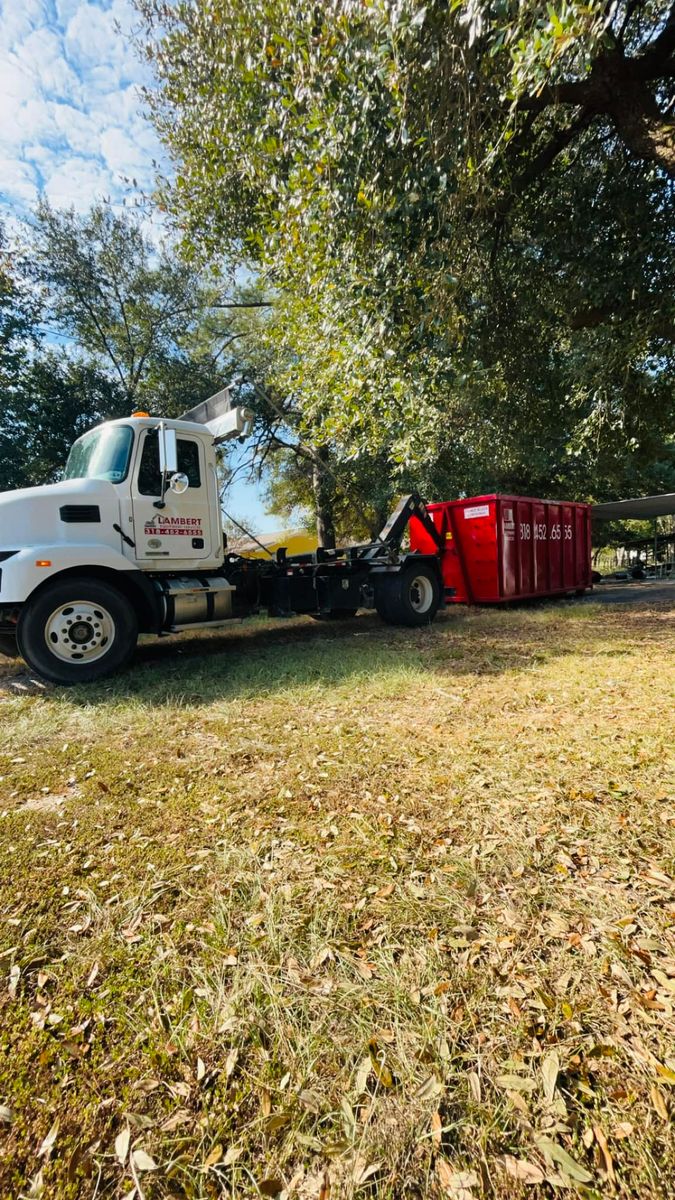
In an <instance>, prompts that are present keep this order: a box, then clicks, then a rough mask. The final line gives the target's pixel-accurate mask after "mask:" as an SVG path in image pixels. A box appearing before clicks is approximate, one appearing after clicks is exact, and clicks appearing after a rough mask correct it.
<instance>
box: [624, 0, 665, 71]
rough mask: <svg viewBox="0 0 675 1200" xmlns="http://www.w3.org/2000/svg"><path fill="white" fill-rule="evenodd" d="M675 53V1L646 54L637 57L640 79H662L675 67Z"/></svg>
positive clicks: (637, 69) (636, 65)
mask: <svg viewBox="0 0 675 1200" xmlns="http://www.w3.org/2000/svg"><path fill="white" fill-rule="evenodd" d="M673 55H675V3H673V4H672V5H671V8H670V12H669V13H668V16H667V18H666V23H665V25H664V26H663V28H662V29H661V31H660V33H659V34H658V35H657V36H656V37H655V38H654V41H653V42H651V43H650V44H649V45H648V46H647V49H646V50H645V52H644V54H641V55H640V57H639V58H637V59H635V62H634V67H635V70H636V72H637V74H638V77H639V78H640V79H644V80H647V79H660V78H661V77H662V75H663V73H664V70H665V73H666V74H668V73H669V70H670V71H672V69H673V62H672V59H673Z"/></svg>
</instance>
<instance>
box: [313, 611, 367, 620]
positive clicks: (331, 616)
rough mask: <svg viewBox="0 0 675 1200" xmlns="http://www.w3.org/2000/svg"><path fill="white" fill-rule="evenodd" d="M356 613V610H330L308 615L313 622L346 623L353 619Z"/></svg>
mask: <svg viewBox="0 0 675 1200" xmlns="http://www.w3.org/2000/svg"><path fill="white" fill-rule="evenodd" d="M357 612H358V609H357V608H332V609H331V610H330V612H326V613H310V614H309V615H310V617H311V618H312V620H313V621H346V620H348V619H349V618H350V617H355V616H356V614H357Z"/></svg>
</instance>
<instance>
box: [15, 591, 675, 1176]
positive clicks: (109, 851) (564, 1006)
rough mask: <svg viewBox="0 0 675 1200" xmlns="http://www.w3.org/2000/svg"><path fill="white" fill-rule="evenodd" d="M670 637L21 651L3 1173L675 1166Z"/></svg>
mask: <svg viewBox="0 0 675 1200" xmlns="http://www.w3.org/2000/svg"><path fill="white" fill-rule="evenodd" d="M674 641H675V639H674V637H673V620H672V611H671V610H670V609H669V608H668V607H667V606H665V605H664V606H661V607H658V606H656V607H653V608H651V609H650V608H646V607H644V606H643V607H639V606H631V608H630V609H621V608H619V607H618V606H617V607H614V606H613V607H612V609H611V611H607V610H601V609H599V608H596V607H595V606H589V605H583V606H567V605H552V606H550V607H546V608H536V609H522V610H516V611H511V612H503V613H490V612H476V613H466V612H457V613H455V612H452V613H450V614H448V615H447V616H445V617H444V618H442V619H440V620H439V621H438V622H437V623H436V625H434V626H433V627H432V628H431V629H427V630H422V631H419V632H415V633H411V634H407V633H403V632H399V631H392V630H389V629H386V628H384V627H382V626H380V625H379V624H377V623H376V622H375V620H374V619H372V618H369V617H367V618H358V619H357V620H356V621H355V622H344V623H339V624H338V625H336V626H335V627H334V628H331V629H324V628H317V627H316V626H315V625H313V624H312V625H310V623H309V622H306V621H298V622H293V623H292V624H289V625H287V626H280V627H279V626H277V627H272V626H271V625H269V626H267V625H265V624H259V625H258V626H257V627H254V628H253V629H247V628H245V627H240V628H236V629H233V630H231V631H228V633H227V634H225V635H214V636H211V637H203V638H197V637H194V638H191V639H189V640H186V641H185V642H183V643H182V644H179V645H178V646H177V647H176V649H180V654H178V655H176V654H173V653H170V652H169V651H170V650H171V647H167V645H166V644H160V645H159V646H157V645H148V646H147V647H142V648H141V651H140V652H139V659H138V661H137V663H136V665H135V668H134V669H133V670H131V671H129V672H128V673H126V674H125V675H123V676H121V677H119V678H117V679H114V680H111V681H109V682H106V683H105V684H102V685H100V686H98V687H96V688H92V689H82V690H77V691H69V692H63V691H59V690H58V689H54V690H51V691H48V692H46V693H45V694H33V693H31V692H24V693H21V692H17V691H16V690H12V689H11V687H7V688H6V689H5V692H4V694H3V696H4V698H3V699H2V701H0V712H2V715H3V717H4V720H3V721H2V725H1V727H0V777H1V778H0V789H1V793H0V813H1V814H2V815H1V816H0V919H1V924H0V956H1V957H0V972H1V974H2V984H1V986H2V989H3V990H2V1001H1V1009H0V1020H1V1021H2V1029H3V1037H2V1050H1V1052H0V1194H2V1195H3V1196H7V1197H11V1198H12V1200H13V1198H15V1197H16V1198H17V1200H18V1197H19V1196H21V1195H28V1194H29V1192H30V1189H31V1187H32V1188H33V1190H34V1192H35V1193H36V1194H37V1193H39V1189H40V1187H41V1186H42V1187H43V1188H44V1194H45V1195H49V1196H55V1197H58V1198H59V1200H71V1198H72V1200H75V1198H79V1197H82V1196H89V1195H94V1194H96V1195H101V1196H115V1197H123V1196H131V1195H132V1194H133V1195H136V1196H145V1197H146V1198H147V1200H153V1198H159V1197H162V1198H164V1197H184V1198H190V1200H191V1198H197V1197H199V1198H201V1197H216V1196H221V1195H225V1194H227V1195H231V1196H237V1197H239V1196H241V1197H244V1196H246V1197H248V1196H256V1195H285V1196H288V1197H291V1196H296V1197H299V1198H309V1197H320V1196H323V1198H324V1200H328V1197H329V1196H332V1197H333V1200H336V1198H337V1197H340V1198H342V1197H351V1196H354V1195H358V1196H363V1197H366V1196H378V1197H383V1198H384V1197H387V1198H388V1197H392V1198H393V1197H403V1196H406V1197H416V1196H418V1197H427V1196H430V1197H442V1196H448V1197H454V1198H458V1197H462V1198H463V1200H469V1198H470V1197H480V1196H483V1195H485V1196H496V1197H498V1198H500V1197H514V1196H520V1195H529V1196H542V1197H543V1196H550V1195H552V1194H553V1190H557V1191H561V1190H566V1191H567V1192H570V1191H574V1190H577V1191H580V1192H583V1193H585V1194H588V1195H591V1196H593V1195H595V1196H597V1195H611V1194H614V1193H616V1194H622V1195H625V1196H635V1197H640V1198H642V1197H646V1196H650V1197H651V1196H661V1197H668V1196H673V1195H675V1185H674V1184H673V1179H675V1139H674V1138H673V1126H672V1120H671V1115H672V1111H673V1099H675V1049H674V1047H675V1037H674V1034H675V1020H674V1018H673V1004H674V1003H675V936H674V918H675V836H674V835H675V764H674V763H673V742H672V733H673V717H672V714H673V711H675V710H674V706H673V701H674V700H675V672H673V669H672V654H673V646H674ZM7 682H8V683H9V682H10V680H8V681H7ZM61 797H68V799H67V802H64V803H57V801H58V799H59V798H61ZM55 798H56V799H55Z"/></svg>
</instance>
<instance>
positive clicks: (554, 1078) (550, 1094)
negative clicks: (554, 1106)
mask: <svg viewBox="0 0 675 1200" xmlns="http://www.w3.org/2000/svg"><path fill="white" fill-rule="evenodd" d="M559 1074H560V1059H559V1058H558V1055H557V1054H556V1052H555V1050H551V1051H550V1052H549V1053H548V1054H547V1055H546V1057H545V1058H544V1061H543V1062H542V1064H541V1077H542V1080H543V1084H544V1096H545V1097H546V1099H547V1100H548V1102H549V1104H551V1103H552V1102H553V1098H554V1096H555V1087H556V1083H557V1082H558V1075H559Z"/></svg>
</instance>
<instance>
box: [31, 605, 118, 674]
mask: <svg viewBox="0 0 675 1200" xmlns="http://www.w3.org/2000/svg"><path fill="white" fill-rule="evenodd" d="M114 636H115V622H114V621H113V619H112V617H111V615H110V613H109V612H108V610H107V609H106V608H103V606H102V605H101V604H92V603H91V602H90V601H89V600H72V601H70V602H69V603H68V604H62V605H61V607H60V608H55V609H54V612H53V613H52V615H51V616H50V617H49V618H48V619H47V622H46V624H45V641H46V643H47V647H48V649H49V651H50V653H51V654H53V655H54V657H55V658H58V659H60V660H61V662H69V663H72V662H75V663H92V662H96V660H97V659H99V658H103V655H104V654H106V653H107V652H108V650H109V649H110V644H111V642H112V640H113V638H114Z"/></svg>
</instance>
